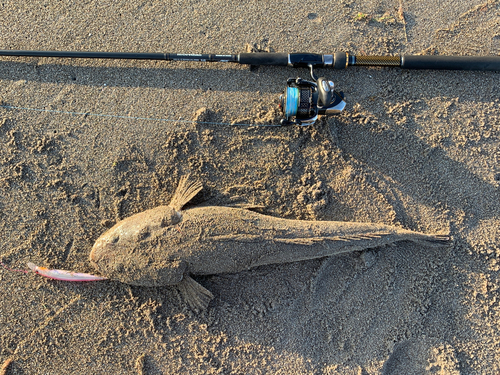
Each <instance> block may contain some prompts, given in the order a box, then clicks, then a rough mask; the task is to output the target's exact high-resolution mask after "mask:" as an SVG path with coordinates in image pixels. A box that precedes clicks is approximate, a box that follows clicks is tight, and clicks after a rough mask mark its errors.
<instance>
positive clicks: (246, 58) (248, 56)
mask: <svg viewBox="0 0 500 375" xmlns="http://www.w3.org/2000/svg"><path fill="white" fill-rule="evenodd" d="M238 62H239V63H240V64H247V65H284V66H286V65H288V53H268V52H251V53H240V54H239V55H238Z"/></svg>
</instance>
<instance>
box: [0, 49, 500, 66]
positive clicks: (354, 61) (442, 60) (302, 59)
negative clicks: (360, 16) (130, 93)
mask: <svg viewBox="0 0 500 375" xmlns="http://www.w3.org/2000/svg"><path fill="white" fill-rule="evenodd" d="M0 56H32V57H61V58H87V59H134V60H165V61H207V62H233V63H239V64H248V65H275V66H287V65H288V66H293V67H311V66H313V67H330V68H333V69H344V68H346V67H347V66H394V67H400V68H403V69H433V70H483V71H496V70H498V71H500V56H434V55H402V56H354V55H349V54H347V53H345V52H336V53H334V54H332V55H321V54H316V53H290V54H288V53H267V52H256V53H240V54H238V55H235V54H179V53H134V52H77V51H22V50H0Z"/></svg>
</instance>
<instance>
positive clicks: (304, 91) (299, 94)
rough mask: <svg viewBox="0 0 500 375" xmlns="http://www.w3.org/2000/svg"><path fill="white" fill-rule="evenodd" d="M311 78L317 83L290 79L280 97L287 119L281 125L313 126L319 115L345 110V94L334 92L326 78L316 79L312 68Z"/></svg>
mask: <svg viewBox="0 0 500 375" xmlns="http://www.w3.org/2000/svg"><path fill="white" fill-rule="evenodd" d="M311 76H312V77H313V79H314V80H315V81H316V82H312V81H306V80H303V79H302V78H296V79H294V78H290V79H288V81H287V83H286V88H285V90H284V92H283V95H281V96H280V108H281V111H282V112H283V117H285V118H284V119H282V120H281V125H292V124H297V125H301V126H307V125H312V124H314V123H315V122H316V120H317V119H318V116H319V115H335V114H339V113H341V112H342V111H343V109H344V108H345V106H346V102H345V101H344V94H343V93H342V92H337V91H335V90H334V84H333V82H331V81H327V80H326V79H325V78H324V77H320V78H318V79H316V77H315V76H314V73H313V72H312V68H311Z"/></svg>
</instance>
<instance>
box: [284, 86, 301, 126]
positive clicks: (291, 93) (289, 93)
mask: <svg viewBox="0 0 500 375" xmlns="http://www.w3.org/2000/svg"><path fill="white" fill-rule="evenodd" d="M299 98H300V90H299V88H298V87H290V86H289V87H287V88H286V92H285V105H284V107H285V108H284V109H285V111H284V112H285V118H286V119H289V118H290V117H292V116H296V115H297V110H298V108H299Z"/></svg>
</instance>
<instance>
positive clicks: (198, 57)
mask: <svg viewBox="0 0 500 375" xmlns="http://www.w3.org/2000/svg"><path fill="white" fill-rule="evenodd" d="M0 56H31V57H60V58H86V59H132V60H165V61H199V62H228V63H237V64H245V65H254V66H260V65H267V66H270V65H271V66H291V67H294V68H302V67H305V68H309V69H310V74H311V78H312V80H305V79H302V78H290V79H288V80H287V83H286V87H285V90H284V91H283V94H282V95H281V96H280V108H281V111H282V114H283V119H282V120H281V124H282V125H291V124H297V125H303V126H304V125H311V124H314V123H315V122H316V120H317V119H318V116H320V115H334V114H339V113H341V112H342V111H343V110H344V108H345V106H346V102H345V100H344V94H343V93H342V91H336V90H335V85H334V83H333V82H332V81H329V80H327V79H326V78H325V77H319V78H318V77H317V76H316V74H315V72H314V69H315V68H331V69H345V68H347V67H349V66H391V67H399V68H403V69H432V70H479V71H500V56H436V55H401V56H355V55H350V54H348V53H345V52H336V53H334V54H332V55H322V54H317V53H274V52H273V53H268V52H251V53H239V54H228V55H217V54H182V53H134V52H78V51H21V50H0Z"/></svg>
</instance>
